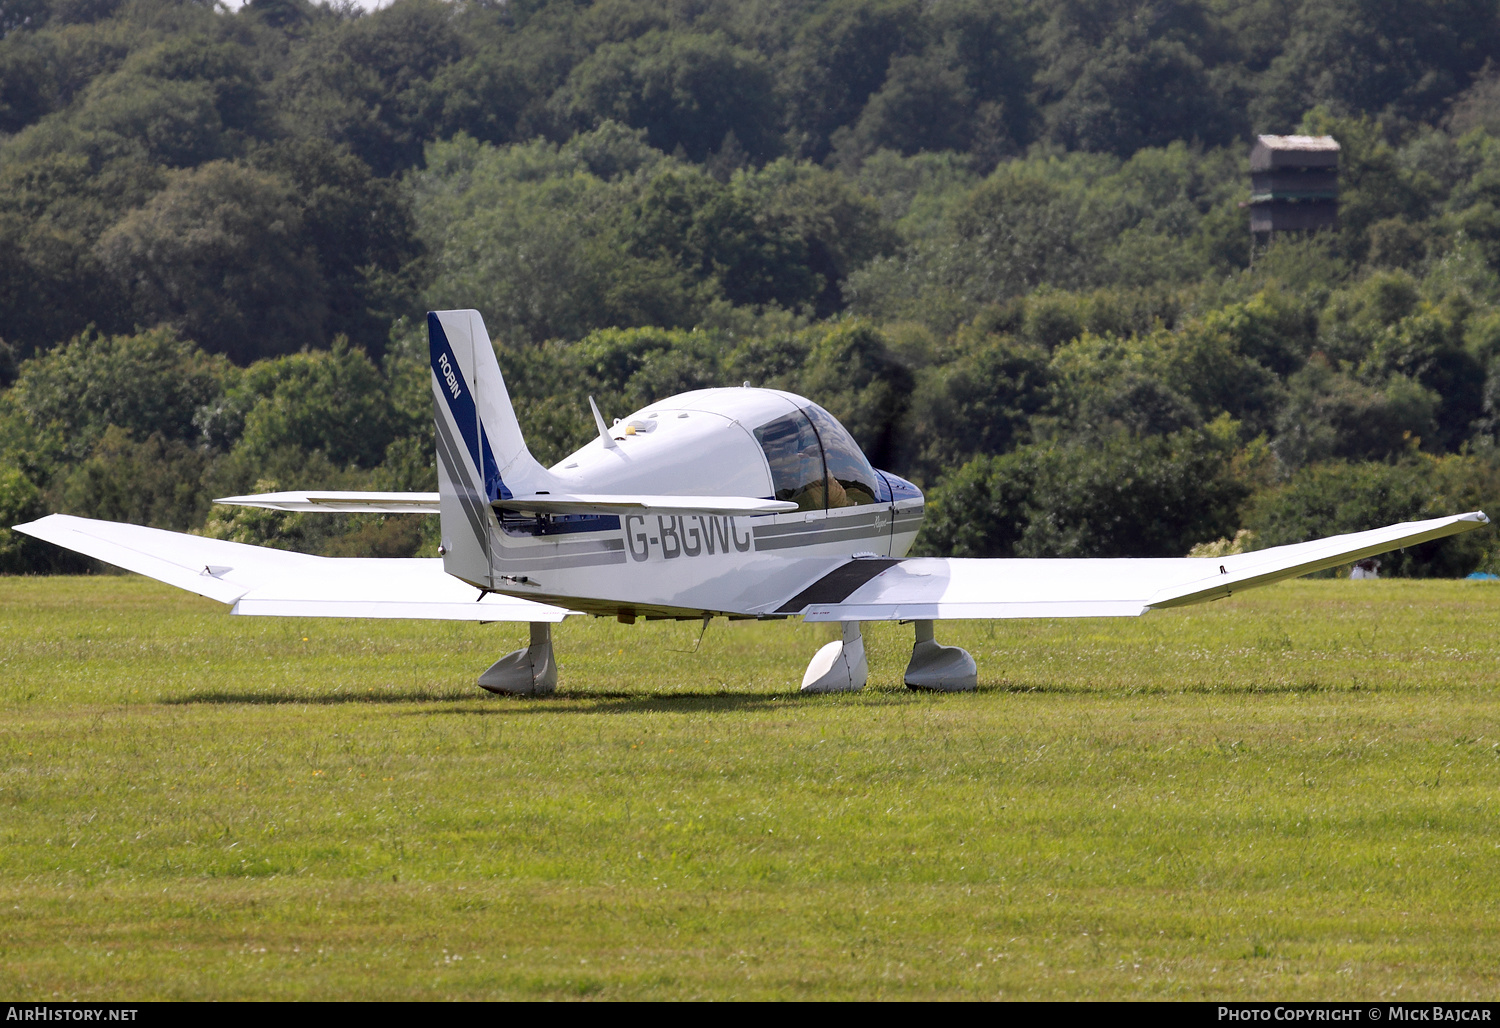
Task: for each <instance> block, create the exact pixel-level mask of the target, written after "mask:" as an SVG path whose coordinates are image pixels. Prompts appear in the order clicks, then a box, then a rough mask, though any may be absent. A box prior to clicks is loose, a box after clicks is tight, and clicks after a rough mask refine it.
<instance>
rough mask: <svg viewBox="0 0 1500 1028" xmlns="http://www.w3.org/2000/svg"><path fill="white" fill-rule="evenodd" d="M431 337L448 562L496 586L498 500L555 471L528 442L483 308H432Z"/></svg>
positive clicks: (461, 573) (451, 568)
mask: <svg viewBox="0 0 1500 1028" xmlns="http://www.w3.org/2000/svg"><path fill="white" fill-rule="evenodd" d="M427 341H428V349H429V352H430V357H431V368H432V392H433V399H434V411H433V418H434V421H435V423H436V429H437V457H438V492H439V495H440V497H441V509H442V533H443V551H444V552H443V560H444V567H445V568H446V570H447V571H448V573H449V574H452V575H455V576H457V577H459V578H461V579H463V580H464V581H467V582H472V583H474V584H475V585H478V586H481V587H484V588H488V587H490V586H492V585H493V581H492V572H491V561H490V547H491V534H490V527H491V525H493V524H494V522H495V515H494V511H493V509H492V508H491V507H490V504H491V503H493V502H494V501H495V500H497V499H509V498H511V497H513V496H527V495H531V494H532V493H534V492H536V491H537V489H539V488H542V489H546V488H548V487H549V486H548V482H549V480H550V478H551V476H550V475H549V474H548V472H547V470H546V469H545V468H543V467H542V466H541V465H540V464H538V463H537V461H536V459H535V458H534V457H532V456H531V451H530V450H528V449H527V447H526V440H525V439H524V438H523V437H522V435H521V426H520V423H519V422H518V421H517V420H516V412H515V408H514V407H513V406H512V404H511V402H510V393H509V391H508V390H507V389H506V388H505V378H504V376H502V375H501V373H500V362H499V361H498V360H496V359H495V351H494V348H493V347H492V346H491V345H490V336H489V333H488V332H487V331H485V327H484V319H483V318H482V317H481V316H480V314H479V312H478V311H474V310H461V311H429V312H428V314H427Z"/></svg>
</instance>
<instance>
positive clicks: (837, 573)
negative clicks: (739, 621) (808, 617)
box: [776, 557, 901, 614]
mask: <svg viewBox="0 0 1500 1028" xmlns="http://www.w3.org/2000/svg"><path fill="white" fill-rule="evenodd" d="M900 563H901V561H900V560H897V559H894V558H890V557H877V558H874V559H871V558H869V557H865V558H862V559H859V560H851V561H849V562H848V563H847V564H840V565H839V566H838V567H836V568H834V569H833V570H832V571H830V572H828V574H826V575H824V576H823V577H822V578H820V579H818V580H817V581H816V582H814V583H813V584H812V585H810V586H808V587H807V588H806V589H803V590H802V591H801V592H800V593H798V594H797V595H796V596H793V597H792V598H791V599H790V600H787V601H786V602H785V603H783V604H782V605H781V606H780V607H778V608H777V610H776V613H778V614H795V613H797V612H798V611H800V610H802V609H804V608H806V607H810V606H812V605H813V604H815V603H842V602H843V601H844V600H846V599H848V598H849V597H850V596H852V595H854V590H856V589H858V588H859V587H860V586H862V585H864V584H865V583H866V582H868V581H870V580H871V579H872V578H875V577H876V576H878V575H880V574H881V573H882V572H884V571H887V570H889V569H890V568H893V567H895V566H896V565H897V564H900Z"/></svg>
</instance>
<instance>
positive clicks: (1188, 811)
mask: <svg viewBox="0 0 1500 1028" xmlns="http://www.w3.org/2000/svg"><path fill="white" fill-rule="evenodd" d="M223 610H224V608H222V607H220V606H218V605H216V604H212V603H210V602H208V601H206V600H200V599H197V598H195V597H192V596H188V595H186V594H183V593H179V592H175V591H173V590H171V589H169V588H167V587H165V586H159V585H156V584H154V583H150V582H147V581H144V580H142V579H138V578H124V577H102V578H76V579H50V580H49V579H0V633H3V635H0V996H3V997H5V998H8V999H17V1000H20V999H25V1000H45V999H105V998H115V999H122V998H139V999H147V998H210V997H214V998H251V997H268V998H406V997H410V998H449V997H452V998H486V997H515V998H569V997H585V998H671V997H680V998H689V997H722V998H730V997H740V998H767V997H792V998H816V997H890V998H926V997H955V998H986V997H1002V998H1065V997H1078V998H1165V997H1171V998H1193V999H1198V998H1229V997H1240V998H1289V999H1290V998H1346V997H1360V998H1376V997H1393V998H1400V999H1439V998H1448V999H1458V998H1481V999H1495V998H1496V996H1497V993H1500V989H1497V986H1496V968H1497V967H1500V698H1497V690H1496V686H1497V682H1500V586H1495V585H1487V584H1483V583H1469V582H1397V581H1391V582H1384V581H1383V582H1348V581H1332V580H1325V581H1314V582H1298V583H1292V584H1288V585H1283V586H1277V587H1275V588H1271V589H1267V590H1263V591H1260V592H1251V593H1246V594H1244V595H1243V596H1242V597H1236V598H1234V599H1233V600H1229V601H1225V602H1222V603H1216V604H1212V605H1210V606H1207V607H1197V608H1187V609H1183V610H1177V611H1168V612H1162V613H1157V614H1152V615H1148V616H1147V617H1145V618H1141V619H1135V620H1119V621H1103V620H1088V621H1071V622H1051V623H1047V622H1010V623H1006V622H998V623H976V624H969V625H959V624H950V625H946V626H939V638H940V640H944V641H949V642H957V643H959V644H961V645H964V646H966V647H969V648H970V649H971V651H972V652H973V653H974V655H975V656H976V658H977V659H978V660H979V665H980V690H979V692H978V693H975V694H972V695H964V696H929V695H915V694H911V693H908V692H906V691H905V690H904V689H902V688H901V687H900V684H899V680H900V674H901V670H902V668H903V667H904V665H905V659H906V654H907V650H908V647H909V646H910V641H909V639H910V637H909V632H910V629H909V628H900V627H896V626H884V625H881V626H872V627H868V628H867V636H866V638H867V644H868V647H869V652H870V663H871V667H872V679H871V685H870V687H869V688H868V689H867V690H866V691H865V692H864V693H862V694H858V695H850V696H829V697H806V698H804V697H801V696H798V695H797V694H796V692H795V686H796V683H797V682H799V681H800V679H801V673H802V668H803V666H804V665H805V663H806V661H807V659H808V658H809V657H810V656H811V654H812V652H813V650H814V649H815V648H816V646H817V645H819V644H821V643H822V642H823V641H825V640H826V639H827V638H829V637H830V631H829V629H828V628H827V627H826V626H815V625H805V626H803V625H798V624H795V623H779V624H765V625H757V624H739V625H733V626H724V625H723V624H722V622H720V623H716V624H715V625H714V626H713V627H711V628H710V629H709V631H708V634H707V636H706V637H705V638H704V640H703V644H702V647H701V649H700V650H699V652H698V653H697V654H696V655H693V654H689V653H683V652H677V651H679V650H684V649H689V648H691V645H692V642H693V639H694V637H695V635H696V626H694V629H693V630H689V629H688V628H687V627H684V626H678V625H646V624H642V625H638V626H635V627H633V628H626V627H624V626H620V625H616V624H614V623H613V622H603V621H590V620H583V619H575V620H572V621H569V622H567V623H565V624H564V625H563V626H561V628H560V629H559V630H558V656H559V662H560V664H561V666H562V683H561V687H560V691H559V694H558V695H557V696H556V697H553V698H550V699H545V700H514V699H511V700H508V699H500V698H496V697H490V696H487V695H484V694H480V693H479V692H478V690H477V689H476V688H475V687H474V686H473V684H472V683H473V680H474V677H475V676H476V675H477V674H478V672H479V671H481V670H483V669H484V667H486V666H487V664H488V663H489V662H490V661H491V660H493V659H494V658H495V657H496V656H498V655H499V654H500V653H502V652H504V651H505V650H508V649H511V648H513V647H514V646H516V645H519V644H520V642H521V640H522V637H523V635H524V631H525V629H524V627H519V628H518V627H516V626H503V625H494V626H467V625H449V624H441V623H422V622H410V623H406V622H388V623H376V622H339V621H280V620H269V619H266V620H262V619H253V618H231V617H228V616H226V615H225V614H224V613H223Z"/></svg>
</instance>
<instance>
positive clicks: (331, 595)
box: [15, 514, 573, 621]
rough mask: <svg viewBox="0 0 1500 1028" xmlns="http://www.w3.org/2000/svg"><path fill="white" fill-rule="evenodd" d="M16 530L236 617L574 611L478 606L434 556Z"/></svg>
mask: <svg viewBox="0 0 1500 1028" xmlns="http://www.w3.org/2000/svg"><path fill="white" fill-rule="evenodd" d="M15 530H16V531H17V532H24V533H25V534H27V535H30V536H33V537H35V538H37V539H44V540H46V541H47V542H50V543H56V544H57V545H58V546H63V547H66V548H67V549H70V550H74V551H76V552H78V553H82V554H86V555H87V556H90V557H95V558H97V559H99V560H102V561H104V562H105V563H108V564H113V565H115V566H116V567H121V568H124V569H126V570H127V571H134V572H136V573H138V574H142V575H145V576H146V577H147V578H154V579H156V580H157V581H158V582H165V583H167V584H168V585H174V586H176V587H177V588H179V589H186V590H188V591H189V592H194V593H197V594H198V595H199V596H206V597H208V598H209V599H211V600H218V601H219V602H220V603H231V604H234V609H233V610H232V611H231V613H233V614H268V615H276V616H282V617H354V618H430V619H435V620H440V621H561V620H562V619H563V618H565V617H567V616H568V615H569V614H570V613H573V612H572V611H568V610H566V609H564V608H562V607H554V606H551V605H550V604H545V603H536V602H535V601H532V600H526V599H519V598H516V597H511V596H501V595H498V594H496V593H487V594H485V595H484V596H483V597H482V598H479V590H477V589H475V588H474V587H473V586H471V585H466V584H465V583H463V582H460V581H459V580H458V579H456V578H454V577H452V576H451V575H449V574H447V573H446V572H445V571H444V570H443V562H442V561H441V560H439V559H437V558H421V557H411V558H386V559H381V558H361V557H318V556H314V555H313V554H309V553H291V552H289V551H287V550H275V549H271V548H269V547H266V546H250V545H247V544H245V543H234V542H228V541H226V540H223V539H204V538H202V537H201V536H196V535H184V534H183V533H181V532H167V531H163V530H162V529H159V528H143V527H142V526H140V525H122V524H117V523H115V522H112V521H94V520H91V519H89V518H76V517H72V516H70V515H67V514H51V515H48V516H47V517H45V518H42V519H40V520H38V521H33V522H30V523H29V524H25V525H17V526H16V528H15Z"/></svg>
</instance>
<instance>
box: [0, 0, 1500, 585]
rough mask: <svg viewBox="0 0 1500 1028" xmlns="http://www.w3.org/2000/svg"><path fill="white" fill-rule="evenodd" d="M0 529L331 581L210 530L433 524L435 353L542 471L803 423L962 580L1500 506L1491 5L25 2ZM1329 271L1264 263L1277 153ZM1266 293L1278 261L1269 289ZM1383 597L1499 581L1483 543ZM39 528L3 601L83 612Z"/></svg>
mask: <svg viewBox="0 0 1500 1028" xmlns="http://www.w3.org/2000/svg"><path fill="white" fill-rule="evenodd" d="M0 33H3V38H0V337H3V338H0V523H3V524H4V525H9V524H12V523H15V522H16V521H20V520H24V519H25V518H27V517H31V516H35V515H37V514H39V513H43V512H45V511H48V510H65V511H69V512H73V513H79V514H85V515H89V516H98V517H108V518H115V519H120V520H130V521H135V522H138V523H146V524H155V525H159V526H162V527H170V528H177V529H187V530H193V531H200V532H206V533H210V534H215V535H218V536H221V537H224V538H234V539H240V540H243V541H252V542H271V543H273V544H277V545H289V546H295V547H297V548H302V549H309V550H314V551H317V552H324V553H346V554H354V553H377V554H387V555H397V554H408V553H417V552H428V551H429V550H431V549H432V547H433V546H434V545H435V539H434V538H433V536H432V531H431V526H426V525H425V524H424V523H422V522H420V521H417V520H414V519H409V518H402V517H385V518H380V517H359V516H339V517H327V516H324V517H319V518H313V517H308V518H302V517H299V516H297V515H283V514H273V513H271V512H250V511H233V510H228V509H225V508H216V507H214V506H213V505H212V504H211V502H210V500H211V498H212V497H213V496H216V495H224V494H226V493H230V492H240V491H247V490H251V489H257V488H299V487H315V486H317V487H334V486H342V487H346V488H381V489H423V488H432V487H433V481H434V472H433V467H432V453H431V439H430V400H429V397H428V392H427V370H426V359H425V339H424V338H423V333H422V326H421V318H420V314H421V312H422V311H423V310H425V309H427V308H440V307H467V306H474V307H478V308H479V309H480V310H481V311H482V312H483V313H484V315H485V318H486V322H487V324H488V325H489V327H490V330H491V334H492V335H493V336H494V338H495V339H496V342H497V347H498V348H499V350H500V359H501V364H502V367H503V368H504V370H505V373H506V376H507V380H508V382H509V383H510V385H511V388H512V391H513V392H514V394H515V398H516V402H517V407H518V411H519V413H520V415H521V417H522V421H523V426H524V427H525V429H526V431H527V434H528V438H529V440H530V441H531V443H532V446H533V449H534V450H535V451H536V452H537V455H538V457H540V458H542V459H543V460H556V459H558V458H560V457H562V456H563V455H564V454H565V453H567V452H568V451H569V450H570V449H571V448H572V447H574V446H576V445H579V444H581V443H582V442H583V441H585V440H586V439H587V438H588V437H589V435H590V434H591V433H590V425H591V419H590V417H589V416H588V414H587V406H586V397H587V396H588V395H594V396H596V397H597V398H598V399H599V400H600V403H601V405H602V406H604V407H605V409H606V413H608V414H611V415H623V414H625V413H626V412H627V411H628V410H630V409H633V408H634V407H636V406H639V405H640V404H642V403H645V402H648V401H649V400H652V399H654V398H657V397H660V396H663V395H666V394H668V393H671V392H677V391H681V390H684V389H689V388H696V387H700V386H705V385H724V384H735V385H737V384H739V383H740V382H741V381H750V382H752V383H753V384H756V385H765V386H776V387H781V388H788V389H793V390H795V391H798V392H802V393H804V394H806V395H809V396H812V397H814V398H815V399H817V400H818V401H819V402H820V403H822V404H823V405H824V406H826V407H828V408H829V409H830V410H831V411H833V413H835V414H836V415H837V416H838V417H839V418H840V419H841V420H843V421H844V423H845V424H846V425H848V426H849V428H850V429H851V431H853V432H854V434H855V436H856V438H858V439H859V441H860V442H861V444H862V445H863V446H864V447H865V448H866V450H867V452H868V453H869V454H870V455H871V457H872V459H873V460H874V461H875V462H876V463H877V465H880V466H884V467H886V468H889V469H890V470H893V471H896V472H898V473H901V474H904V475H907V476H908V477H911V478H913V479H914V480H916V481H917V482H918V483H919V484H921V485H922V486H923V487H924V488H925V489H927V490H928V493H929V499H930V501H931V508H930V516H929V524H928V527H927V529H926V530H925V531H924V534H923V536H922V538H921V539H920V540H919V544H918V545H919V548H920V549H922V550H923V551H924V552H944V553H958V554H963V555H995V556H1000V555H1023V556H1036V555H1064V556H1086V555H1171V554H1181V553H1185V552H1188V550H1189V549H1190V548H1192V547H1194V546H1200V545H1201V546H1206V547H1208V549H1206V550H1202V551H1201V552H1209V551H1211V550H1212V549H1213V548H1214V547H1218V548H1219V550H1224V549H1228V548H1232V547H1243V546H1258V545H1270V544H1274V543H1278V542H1287V541H1294V540H1296V539H1301V538H1306V537H1307V536H1309V535H1312V534H1316V533H1322V532H1331V531H1344V530H1354V529H1357V528H1362V527H1370V526H1372V525H1374V524H1376V523H1383V522H1385V521H1390V520H1400V519H1403V518H1409V517H1417V516H1422V515H1424V514H1433V513H1438V512H1442V511H1447V510H1450V509H1457V508H1459V507H1462V508H1464V509H1473V508H1475V507H1479V506H1483V505H1485V504H1489V505H1490V506H1491V507H1494V506H1495V504H1494V502H1493V501H1494V499H1495V498H1497V497H1500V457H1497V452H1500V451H1497V449H1496V447H1497V443H1500V439H1497V433H1500V309H1497V306H1496V304H1497V301H1500V69H1497V68H1495V67H1493V66H1492V65H1490V64H1489V63H1487V58H1486V55H1487V54H1488V53H1493V52H1494V50H1495V43H1496V42H1500V35H1497V33H1500V9H1497V5H1496V4H1495V3H1493V2H1475V0H1427V2H1413V3H1403V4H1389V3H1384V2H1374V0H1363V2H1358V3H1346V2H1325V0H1304V2H1296V0H1274V2H1272V0H1262V2H1258V3H1250V4H1228V3H1219V2H1217V0H1202V2H1199V0H1192V2H1189V0H1170V2H1126V0H1090V2H1068V3H1061V4H1059V3H1049V4H1041V3H1035V2H1029V0H1014V2H1009V3H1007V2H979V0H972V2H971V0H938V2H916V0H912V2H906V0H835V2H829V0H764V2H760V3H757V2H753V0H752V2H744V3H733V4H731V3H720V2H714V0H703V2H698V3H692V4H688V3H683V4H660V3H643V2H642V3H638V2H623V0H621V2H600V3H588V2H582V0H579V2H571V0H570V2H560V0H530V2H516V0H511V2H507V3H486V2H467V3H444V2H439V0H398V2H397V3H394V4H392V5H391V6H390V7H388V8H384V9H382V10H380V11H378V12H376V13H374V14H364V13H362V12H360V11H359V10H358V9H356V8H354V7H352V6H347V5H346V6H339V5H337V4H333V5H329V4H323V5H318V6H314V5H311V4H309V3H306V2H304V0H252V2H251V3H249V4H247V5H246V6H245V7H244V8H243V9H241V10H240V11H238V12H233V13H231V12H228V11H226V10H224V9H222V8H216V7H215V6H213V5H211V4H206V3H196V2H182V0H0ZM1294 130H1297V131H1305V132H1311V133H1316V134H1324V133H1327V134H1332V135H1334V136H1335V137H1336V138H1337V139H1338V140H1339V142H1340V144H1341V146H1342V153H1341V165H1342V195H1341V210H1340V221H1339V227H1338V229H1337V230H1336V231H1334V232H1331V233H1320V234H1318V235H1315V236H1312V237H1310V238H1304V239H1290V238H1289V239H1283V240H1278V241H1277V242H1276V243H1274V244H1273V245H1272V246H1271V247H1270V249H1269V250H1268V251H1265V252H1262V253H1258V254H1254V255H1252V253H1251V248H1250V239H1249V233H1248V227H1247V217H1246V212H1245V210H1244V209H1243V207H1242V206H1241V205H1242V203H1243V201H1244V200H1245V199H1246V198H1247V197H1248V165H1247V155H1248V140H1249V135H1250V133H1252V132H1253V131H1281V132H1286V131H1294ZM1252 258H1253V260H1252ZM1476 535H1477V536H1478V537H1477V538H1476V537H1475V536H1468V537H1465V540H1464V541H1461V542H1459V543H1449V544H1446V545H1445V546H1444V547H1443V548H1441V549H1436V548H1432V549H1431V550H1430V552H1429V551H1428V550H1423V549H1421V548H1418V549H1414V550H1412V551H1410V552H1408V553H1405V554H1403V555H1401V556H1399V557H1397V558H1394V559H1393V561H1392V562H1391V565H1392V567H1393V568H1394V569H1395V570H1397V571H1398V572H1401V573H1410V574H1454V573H1462V572H1467V571H1469V570H1473V569H1475V568H1487V569H1490V570H1500V567H1497V566H1496V561H1497V559H1500V558H1497V555H1496V552H1495V549H1494V544H1493V543H1491V542H1490V541H1489V539H1488V536H1489V533H1478V534H1476ZM77 566H78V565H73V564H69V563H68V562H67V559H66V558H63V557H61V556H58V555H56V554H53V553H49V552H47V551H46V548H43V547H39V546H36V545H33V544H30V543H28V542H27V541H26V540H25V539H23V538H22V537H19V536H16V535H14V534H13V533H9V532H8V531H5V530H4V529H3V528H0V569H4V570H9V571H28V570H47V569H58V568H74V567H77Z"/></svg>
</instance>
